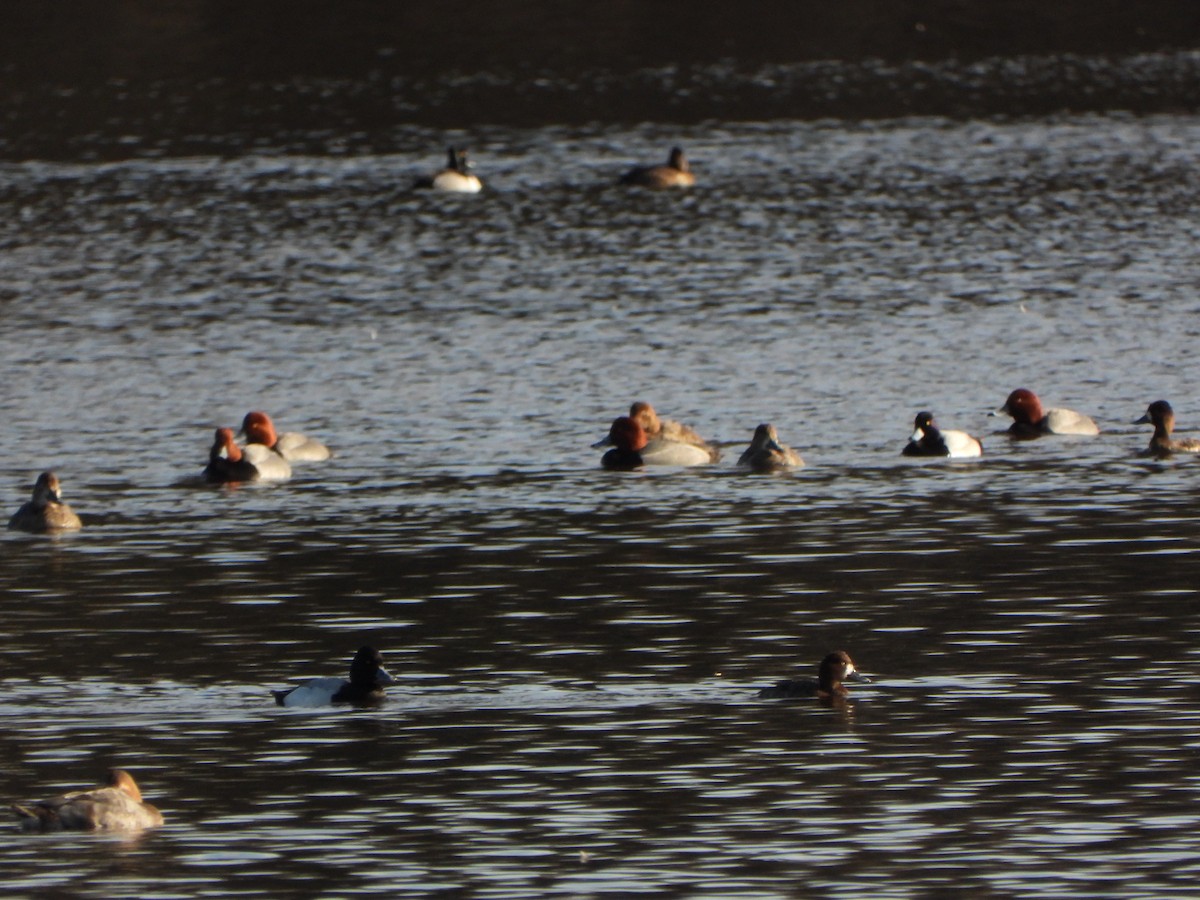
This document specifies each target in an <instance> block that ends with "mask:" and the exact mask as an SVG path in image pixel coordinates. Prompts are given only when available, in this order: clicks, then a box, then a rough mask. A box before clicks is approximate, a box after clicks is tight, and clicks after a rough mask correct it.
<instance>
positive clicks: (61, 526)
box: [8, 472, 83, 534]
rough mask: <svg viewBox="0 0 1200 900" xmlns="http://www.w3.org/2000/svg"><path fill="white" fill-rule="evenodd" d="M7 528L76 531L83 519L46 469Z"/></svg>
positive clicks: (41, 531)
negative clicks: (28, 499)
mask: <svg viewBox="0 0 1200 900" xmlns="http://www.w3.org/2000/svg"><path fill="white" fill-rule="evenodd" d="M8 527H9V528H13V529H16V530H18V531H31V532H33V533H34V534H42V533H44V532H56V531H77V530H79V529H80V528H82V527H83V522H81V521H80V519H79V516H77V515H75V511H74V510H73V509H71V507H69V506H67V504H65V503H63V502H62V485H61V484H60V483H59V480H58V476H57V475H55V474H54V473H53V472H43V473H42V474H41V475H39V476H38V479H37V483H36V484H34V486H33V498H32V499H31V500H30V501H29V502H28V503H23V504H21V508H20V509H18V510H17V511H16V512H15V513H13V517H12V518H11V519H9V520H8Z"/></svg>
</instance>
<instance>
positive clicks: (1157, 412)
mask: <svg viewBox="0 0 1200 900" xmlns="http://www.w3.org/2000/svg"><path fill="white" fill-rule="evenodd" d="M1133 424H1134V425H1149V424H1153V425H1154V437H1152V438H1150V446H1149V447H1147V448H1146V449H1145V451H1143V454H1144V455H1145V456H1170V455H1171V454H1172V453H1200V440H1197V439H1196V438H1180V439H1179V440H1173V439H1172V438H1171V432H1172V431H1174V430H1175V410H1173V409H1171V404H1170V403H1168V402H1167V401H1166V400H1155V401H1154V402H1153V403H1151V404H1150V406H1149V407H1147V409H1146V414H1145V415H1143V416H1142V417H1141V418H1140V419H1138V420H1137V421H1136V422H1134V423H1133Z"/></svg>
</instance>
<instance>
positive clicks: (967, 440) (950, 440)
mask: <svg viewBox="0 0 1200 900" xmlns="http://www.w3.org/2000/svg"><path fill="white" fill-rule="evenodd" d="M913 429H914V430H913V433H912V437H910V438H909V439H908V443H907V444H905V446H904V449H903V450H902V451H901V453H902V454H903V455H904V456H948V457H950V458H951V459H970V458H974V457H979V456H983V445H982V444H981V443H979V439H978V438H974V437H971V435H969V434H967V433H966V432H965V431H953V430H951V431H942V430H941V429H940V428H938V427H937V425H935V424H934V421H933V413H929V412H919V413H917V417H916V420H915V421H914V422H913Z"/></svg>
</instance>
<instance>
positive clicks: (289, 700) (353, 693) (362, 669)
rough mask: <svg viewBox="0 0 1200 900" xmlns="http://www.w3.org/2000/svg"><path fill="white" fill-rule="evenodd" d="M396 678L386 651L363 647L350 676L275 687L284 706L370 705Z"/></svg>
mask: <svg viewBox="0 0 1200 900" xmlns="http://www.w3.org/2000/svg"><path fill="white" fill-rule="evenodd" d="M389 684H395V679H393V678H392V676H391V675H389V674H388V672H387V669H385V668H384V667H383V655H382V654H381V653H380V652H379V651H378V650H376V649H375V648H374V647H360V648H359V650H358V653H356V654H354V659H353V660H352V661H351V663H350V680H349V681H346V680H345V679H343V678H313V679H310V680H309V681H306V682H304V684H301V685H297V686H296V687H294V688H289V689H287V690H285V691H271V693H272V694H274V695H275V702H276V703H278V704H279V705H280V706H329V705H330V704H332V703H350V704H353V705H355V706H366V705H369V704H371V703H378V702H379V701H380V700H382V699H383V689H384V688H385V687H387V686H388V685H389Z"/></svg>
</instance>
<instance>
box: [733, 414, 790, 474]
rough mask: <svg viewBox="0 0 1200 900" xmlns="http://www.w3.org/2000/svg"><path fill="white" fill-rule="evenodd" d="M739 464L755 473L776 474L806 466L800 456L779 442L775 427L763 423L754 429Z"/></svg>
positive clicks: (739, 458)
mask: <svg viewBox="0 0 1200 900" xmlns="http://www.w3.org/2000/svg"><path fill="white" fill-rule="evenodd" d="M737 464H738V465H739V466H742V467H744V468H749V469H752V470H753V471H755V472H774V471H777V470H779V469H792V468H798V467H800V466H803V465H804V460H803V459H801V458H800V454H799V453H797V452H796V451H795V450H793V449H792V448H791V447H788V446H787V445H785V444H781V443H780V442H779V434H778V433H777V432H776V431H775V426H774V425H771V424H768V423H763V424H762V425H759V426H758V427H757V428H755V429H754V437H753V438H752V439H751V441H750V446H749V447H747V448H746V449H745V450H744V451H743V452H742V455H741V456H739V457H738V461H737Z"/></svg>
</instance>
